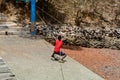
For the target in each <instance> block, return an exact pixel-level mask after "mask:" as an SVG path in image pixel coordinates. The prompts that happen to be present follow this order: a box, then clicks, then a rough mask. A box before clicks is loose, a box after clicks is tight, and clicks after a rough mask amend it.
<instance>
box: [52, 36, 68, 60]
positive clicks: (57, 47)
mask: <svg viewBox="0 0 120 80" xmlns="http://www.w3.org/2000/svg"><path fill="white" fill-rule="evenodd" d="M61 47H62V40H61V36H58V39H57V40H56V42H55V47H54V53H53V54H52V56H51V57H53V58H54V60H59V61H60V62H63V59H64V58H65V57H66V54H65V53H64V52H62V51H60V48H61ZM55 54H57V55H59V56H62V58H61V59H57V58H56V57H55Z"/></svg>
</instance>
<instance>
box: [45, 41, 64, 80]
mask: <svg viewBox="0 0 120 80" xmlns="http://www.w3.org/2000/svg"><path fill="white" fill-rule="evenodd" d="M44 43H45V44H46V45H47V47H48V49H49V50H50V51H51V52H52V50H51V48H50V47H49V46H48V44H47V43H46V42H44ZM60 70H61V74H62V78H63V80H65V77H64V74H63V68H62V63H60Z"/></svg>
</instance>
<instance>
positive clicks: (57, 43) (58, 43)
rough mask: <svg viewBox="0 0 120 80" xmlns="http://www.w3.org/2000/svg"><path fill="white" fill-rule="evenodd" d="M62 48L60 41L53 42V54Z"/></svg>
mask: <svg viewBox="0 0 120 80" xmlns="http://www.w3.org/2000/svg"><path fill="white" fill-rule="evenodd" d="M61 47H62V40H60V41H59V40H58V39H57V40H56V42H55V47H54V52H60V48H61Z"/></svg>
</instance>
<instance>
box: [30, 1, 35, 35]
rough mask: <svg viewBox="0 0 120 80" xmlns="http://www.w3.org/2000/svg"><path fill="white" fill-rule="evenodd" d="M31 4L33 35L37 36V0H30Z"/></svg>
mask: <svg viewBox="0 0 120 80" xmlns="http://www.w3.org/2000/svg"><path fill="white" fill-rule="evenodd" d="M30 3H31V10H30V11H31V16H30V21H31V27H32V30H31V34H32V35H35V34H36V0H30Z"/></svg>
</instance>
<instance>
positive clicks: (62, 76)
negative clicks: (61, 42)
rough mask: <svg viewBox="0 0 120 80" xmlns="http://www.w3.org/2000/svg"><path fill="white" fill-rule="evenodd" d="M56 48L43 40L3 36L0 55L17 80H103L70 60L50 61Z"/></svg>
mask: <svg viewBox="0 0 120 80" xmlns="http://www.w3.org/2000/svg"><path fill="white" fill-rule="evenodd" d="M52 50H53V46H52V45H50V44H49V43H48V42H46V41H45V40H43V39H38V40H34V39H33V40H32V39H30V38H21V37H18V36H0V56H1V57H2V58H3V59H4V61H5V62H7V64H8V65H9V67H10V68H11V69H12V72H13V73H15V75H16V78H17V80H104V79H103V78H101V77H100V76H98V75H97V74H95V73H93V72H92V71H90V70H89V69H87V68H86V67H85V66H83V65H81V64H80V63H78V62H76V61H75V60H73V59H71V58H70V57H67V58H66V60H67V62H65V63H58V62H56V61H51V60H50V55H51V54H52Z"/></svg>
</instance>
